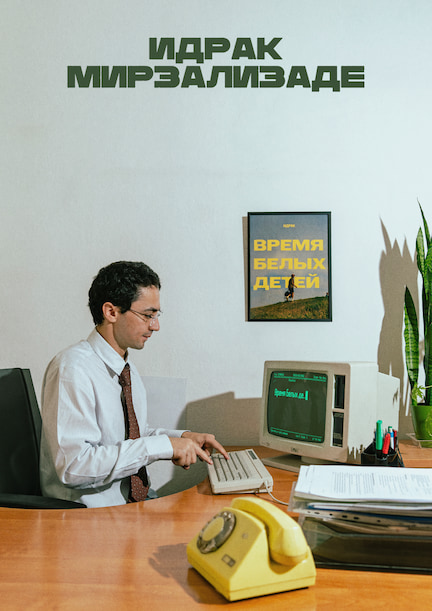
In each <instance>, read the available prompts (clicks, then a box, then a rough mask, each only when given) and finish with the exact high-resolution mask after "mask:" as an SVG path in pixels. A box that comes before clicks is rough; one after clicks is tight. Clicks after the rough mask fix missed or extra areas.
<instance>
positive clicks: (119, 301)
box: [88, 261, 161, 325]
mask: <svg viewBox="0 0 432 611" xmlns="http://www.w3.org/2000/svg"><path fill="white" fill-rule="evenodd" d="M149 286H154V287H156V288H157V289H160V288H161V283H160V280H159V276H158V275H157V274H156V272H154V271H153V270H152V269H151V268H150V267H149V266H148V265H146V264H145V263H141V262H139V261H137V262H135V261H116V262H115V263H110V265H107V266H106V267H103V268H102V269H101V270H99V272H98V274H97V276H96V277H95V278H94V280H93V282H92V285H91V287H90V290H89V294H88V296H89V303H88V305H89V308H90V312H91V314H92V316H93V321H94V323H95V325H100V324H102V323H103V320H104V317H103V313H102V306H103V304H104V303H106V302H107V301H110V302H111V303H112V304H114V305H115V306H118V307H119V308H120V311H121V313H122V314H123V313H124V312H127V310H129V309H130V307H131V304H132V302H133V301H135V300H136V299H137V298H138V297H139V293H140V289H141V288H142V287H149Z"/></svg>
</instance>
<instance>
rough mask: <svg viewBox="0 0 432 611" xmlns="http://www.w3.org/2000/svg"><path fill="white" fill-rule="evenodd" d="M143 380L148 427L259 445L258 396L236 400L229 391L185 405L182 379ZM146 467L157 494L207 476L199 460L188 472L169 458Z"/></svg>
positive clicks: (232, 443) (227, 443)
mask: <svg viewBox="0 0 432 611" xmlns="http://www.w3.org/2000/svg"><path fill="white" fill-rule="evenodd" d="M143 382H144V386H145V388H146V391H147V402H148V421H149V425H150V426H151V427H155V428H157V427H162V428H169V429H189V430H191V431H197V432H200V433H213V434H214V435H215V437H216V439H217V440H218V441H220V442H221V443H222V444H224V445H247V446H249V445H258V443H259V434H258V430H257V425H256V423H257V421H258V419H259V406H260V401H261V399H236V398H235V396H234V393H232V392H229V393H224V394H222V395H217V396H215V397H208V398H205V399H201V400H199V401H194V402H192V403H189V404H188V405H186V407H185V403H186V380H185V379H183V378H164V377H150V376H148V377H143ZM147 469H148V472H149V475H150V479H151V482H152V484H151V485H152V488H153V489H154V490H156V492H157V494H158V496H166V495H168V494H173V493H175V492H180V491H181V490H187V489H188V488H192V487H193V486H196V485H197V484H199V483H200V482H202V481H203V480H204V479H205V477H206V476H207V465H206V463H204V462H201V461H198V462H197V463H196V464H195V465H192V466H191V468H190V469H189V470H187V471H186V470H185V469H182V468H181V467H176V466H174V465H173V463H172V462H171V461H170V460H161V461H157V462H155V463H153V464H151V465H149V467H148V468H147Z"/></svg>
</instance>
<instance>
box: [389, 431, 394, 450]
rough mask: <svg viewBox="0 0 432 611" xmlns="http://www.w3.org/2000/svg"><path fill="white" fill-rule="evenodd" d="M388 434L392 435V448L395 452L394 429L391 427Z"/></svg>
mask: <svg viewBox="0 0 432 611" xmlns="http://www.w3.org/2000/svg"><path fill="white" fill-rule="evenodd" d="M388 432H389V433H390V447H391V449H392V450H394V449H395V436H394V430H393V427H391V426H389V427H388Z"/></svg>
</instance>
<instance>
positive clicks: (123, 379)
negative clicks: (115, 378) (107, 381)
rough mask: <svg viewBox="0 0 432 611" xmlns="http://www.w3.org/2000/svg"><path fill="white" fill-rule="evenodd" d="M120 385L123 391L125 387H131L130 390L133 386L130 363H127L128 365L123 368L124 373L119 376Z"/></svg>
mask: <svg viewBox="0 0 432 611" xmlns="http://www.w3.org/2000/svg"><path fill="white" fill-rule="evenodd" d="M119 384H120V386H121V387H122V388H123V389H124V388H125V387H129V388H130V386H131V377H130V367H129V363H126V365H125V366H124V368H123V371H122V372H121V374H120V375H119Z"/></svg>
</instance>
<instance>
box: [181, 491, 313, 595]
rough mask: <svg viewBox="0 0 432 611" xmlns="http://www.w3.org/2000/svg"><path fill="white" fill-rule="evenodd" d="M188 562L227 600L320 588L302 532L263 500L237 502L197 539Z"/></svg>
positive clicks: (295, 524) (193, 541)
mask: <svg viewBox="0 0 432 611" xmlns="http://www.w3.org/2000/svg"><path fill="white" fill-rule="evenodd" d="M187 556H188V560H189V562H190V563H191V565H192V566H193V567H194V568H195V569H196V570H197V571H198V572H199V573H201V575H202V576H203V577H205V578H206V579H207V581H209V582H210V583H211V584H212V585H213V586H214V587H215V588H216V590H218V591H219V592H220V593H221V594H223V596H225V598H227V599H228V600H240V599H242V598H251V597H253V596H261V595H264V594H271V593H273V592H283V591H286V590H294V589H298V588H305V587H308V586H310V585H313V584H314V583H315V575H316V571H315V564H314V561H313V557H312V553H311V551H310V548H309V546H308V544H307V542H306V539H305V537H304V534H303V531H302V529H301V527H300V526H299V525H298V524H297V522H295V521H294V520H293V519H292V518H290V516H289V515H288V514H286V513H285V512H284V511H282V510H281V509H279V508H278V507H276V506H274V505H272V504H271V503H270V502H268V501H264V500H263V499H259V498H254V497H238V498H236V499H234V500H233V502H232V503H231V506H230V507H225V508H224V509H223V510H222V511H221V512H220V513H218V514H217V515H215V516H214V517H213V518H212V519H211V520H210V521H209V522H208V523H207V524H206V525H205V526H204V528H203V529H202V530H201V531H200V532H199V533H198V535H196V536H195V537H194V538H193V539H192V541H191V542H190V543H189V545H188V546H187Z"/></svg>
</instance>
